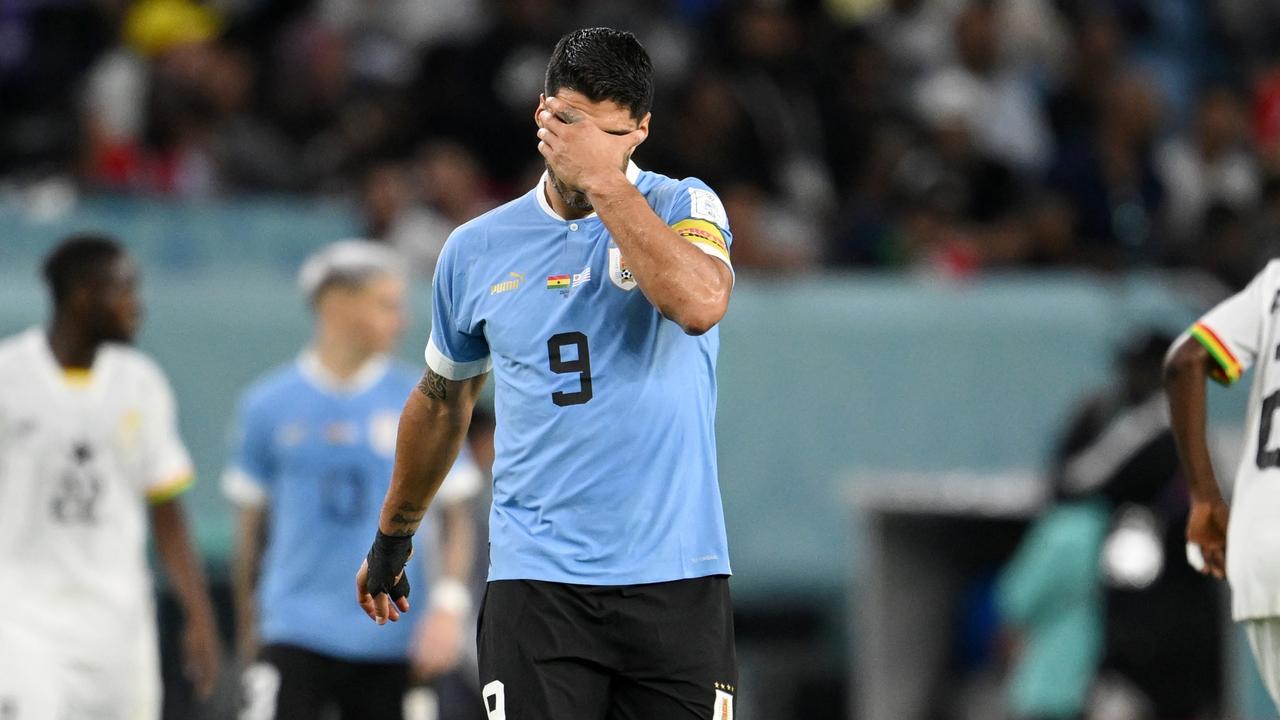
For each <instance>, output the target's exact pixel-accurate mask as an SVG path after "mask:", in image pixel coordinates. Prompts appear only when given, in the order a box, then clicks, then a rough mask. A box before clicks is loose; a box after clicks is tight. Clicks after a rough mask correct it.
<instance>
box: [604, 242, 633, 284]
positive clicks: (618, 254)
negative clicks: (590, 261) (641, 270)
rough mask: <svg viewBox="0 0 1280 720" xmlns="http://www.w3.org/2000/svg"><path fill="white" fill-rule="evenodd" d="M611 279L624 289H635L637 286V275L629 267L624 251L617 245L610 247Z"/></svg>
mask: <svg viewBox="0 0 1280 720" xmlns="http://www.w3.org/2000/svg"><path fill="white" fill-rule="evenodd" d="M609 279H610V280H612V281H613V284H614V285H617V286H618V287H620V288H622V289H623V290H634V289H635V287H636V278H635V275H633V274H632V273H631V269H630V268H628V267H627V261H626V260H625V259H624V258H623V257H622V251H621V250H619V249H618V248H616V247H611V248H609Z"/></svg>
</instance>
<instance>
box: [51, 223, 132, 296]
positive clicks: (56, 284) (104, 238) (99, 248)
mask: <svg viewBox="0 0 1280 720" xmlns="http://www.w3.org/2000/svg"><path fill="white" fill-rule="evenodd" d="M124 254H125V253H124V247H123V246H122V245H121V244H120V243H119V242H118V241H116V239H115V238H113V237H111V236H110V235H105V234H100V233H79V234H76V235H71V236H70V237H67V238H66V239H65V240H63V241H62V242H61V243H59V244H58V246H57V247H55V248H54V249H53V251H52V252H50V253H49V254H48V255H47V256H46V257H45V259H44V268H43V273H42V274H43V275H44V280H45V283H47V284H48V286H49V292H50V293H51V294H52V295H53V304H54V306H55V307H56V306H59V305H61V304H62V303H63V302H64V301H65V300H66V299H67V298H68V297H70V296H71V293H72V291H74V290H75V289H76V288H77V287H79V286H80V285H81V284H83V283H85V282H87V281H90V280H92V279H94V278H95V277H96V276H97V275H99V274H100V273H102V271H103V270H104V269H105V268H106V266H107V264H108V263H110V262H112V261H114V260H116V259H117V258H120V257H123V256H124Z"/></svg>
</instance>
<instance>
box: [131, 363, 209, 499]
mask: <svg viewBox="0 0 1280 720" xmlns="http://www.w3.org/2000/svg"><path fill="white" fill-rule="evenodd" d="M147 375H148V376H149V377H148V379H147V385H148V387H147V388H146V390H145V392H144V396H143V403H142V407H141V411H140V417H139V422H140V423H141V431H142V438H143V443H144V448H145V454H144V458H145V463H146V466H145V469H144V473H145V481H146V492H147V500H149V501H150V502H153V503H161V502H167V501H169V500H172V499H173V498H175V497H177V496H178V495H181V494H182V493H183V492H185V491H186V490H187V489H189V488H190V487H191V485H192V482H193V481H194V479H195V472H194V468H193V466H192V463H191V454H190V453H188V452H187V447H186V445H184V444H183V442H182V437H181V435H180V434H179V433H178V414H177V404H176V403H175V402H174V399H173V390H172V389H171V388H170V387H169V381H168V380H167V379H166V378H165V377H164V374H163V373H161V372H160V371H159V369H155V370H154V371H152V372H149V373H147Z"/></svg>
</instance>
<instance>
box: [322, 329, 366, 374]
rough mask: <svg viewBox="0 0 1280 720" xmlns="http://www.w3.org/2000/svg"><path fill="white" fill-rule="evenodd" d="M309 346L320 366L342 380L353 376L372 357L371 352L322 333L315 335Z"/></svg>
mask: <svg viewBox="0 0 1280 720" xmlns="http://www.w3.org/2000/svg"><path fill="white" fill-rule="evenodd" d="M311 348H312V351H313V352H315V355H316V360H317V361H319V363H320V367H322V368H324V370H325V372H327V373H329V374H330V375H332V376H333V377H334V378H336V379H338V380H342V381H346V380H350V379H351V378H353V377H355V376H356V373H358V372H360V369H361V368H363V367H364V366H365V364H366V363H368V362H369V360H371V359H372V358H373V353H370V352H368V351H365V350H361V349H359V348H355V347H352V345H351V343H349V342H343V341H341V340H338V339H335V338H333V337H326V335H325V334H323V333H322V334H320V335H319V336H318V337H316V339H315V341H314V342H313V343H312V345H311Z"/></svg>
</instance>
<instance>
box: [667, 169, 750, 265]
mask: <svg viewBox="0 0 1280 720" xmlns="http://www.w3.org/2000/svg"><path fill="white" fill-rule="evenodd" d="M663 219H664V220H666V222H667V224H668V225H670V226H671V229H672V230H675V231H676V233H677V234H678V235H680V237H682V238H684V239H685V240H688V241H689V242H691V243H693V244H694V246H695V247H697V248H698V249H699V250H701V251H702V252H704V253H706V254H708V255H710V256H712V257H714V258H718V259H720V260H721V261H723V262H724V264H725V265H728V266H729V269H730V270H732V269H733V264H732V263H731V262H730V261H729V249H730V247H732V245H733V233H732V232H730V230H729V216H728V214H727V213H726V212H725V210H724V203H722V202H720V197H719V196H718V195H716V194H715V193H714V192H712V190H711V188H709V187H707V184H706V183H704V182H702V181H701V180H698V179H696V178H688V179H686V180H681V181H680V183H679V185H678V186H677V188H676V193H675V197H674V198H672V202H671V207H670V208H669V209H668V210H667V212H666V215H665V217H664V218H663Z"/></svg>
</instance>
